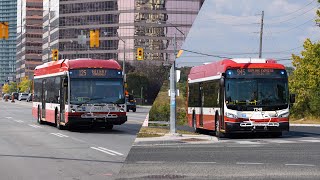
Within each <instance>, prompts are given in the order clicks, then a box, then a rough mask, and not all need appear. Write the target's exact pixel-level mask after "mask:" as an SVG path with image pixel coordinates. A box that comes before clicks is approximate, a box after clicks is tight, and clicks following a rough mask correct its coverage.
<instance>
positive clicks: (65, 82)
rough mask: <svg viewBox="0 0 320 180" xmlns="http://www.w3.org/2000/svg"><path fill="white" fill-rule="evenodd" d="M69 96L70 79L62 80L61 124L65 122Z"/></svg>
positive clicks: (64, 78)
mask: <svg viewBox="0 0 320 180" xmlns="http://www.w3.org/2000/svg"><path fill="white" fill-rule="evenodd" d="M67 95H68V78H67V77H63V78H61V83H60V122H65V112H66V108H65V107H66V106H65V105H66V103H67V97H68V96H67Z"/></svg>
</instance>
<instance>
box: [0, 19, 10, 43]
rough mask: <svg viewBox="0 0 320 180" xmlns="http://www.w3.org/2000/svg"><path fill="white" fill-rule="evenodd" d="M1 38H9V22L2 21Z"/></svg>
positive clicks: (0, 27) (0, 23) (0, 25)
mask: <svg viewBox="0 0 320 180" xmlns="http://www.w3.org/2000/svg"><path fill="white" fill-rule="evenodd" d="M0 39H9V23H8V22H0Z"/></svg>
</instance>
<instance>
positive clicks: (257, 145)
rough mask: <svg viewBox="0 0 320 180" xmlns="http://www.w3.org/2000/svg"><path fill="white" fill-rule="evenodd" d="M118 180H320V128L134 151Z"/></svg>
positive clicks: (133, 149) (295, 129) (139, 147)
mask: <svg viewBox="0 0 320 180" xmlns="http://www.w3.org/2000/svg"><path fill="white" fill-rule="evenodd" d="M117 179H125V180H127V179H130V180H131V179H192V180H193V179H320V128H319V127H291V131H290V132H288V133H285V134H284V136H283V137H282V138H268V137H263V136H262V137H261V136H260V137H259V136H257V137H253V136H242V137H240V138H233V139H227V138H224V139H220V140H219V141H218V142H214V143H202V144H200V143H198V144H191V143H175V144H173V143H167V144H165V143H159V144H158V145H154V144H153V145H150V144H144V145H143V144H139V145H138V144H137V145H134V146H133V147H132V149H131V151H130V153H129V155H128V157H127V159H126V162H125V165H124V166H123V167H122V169H121V171H120V173H119V175H118V176H117Z"/></svg>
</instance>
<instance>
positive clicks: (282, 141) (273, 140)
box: [266, 139, 297, 144]
mask: <svg viewBox="0 0 320 180" xmlns="http://www.w3.org/2000/svg"><path fill="white" fill-rule="evenodd" d="M266 141H267V142H270V143H278V144H291V143H297V142H294V141H287V140H280V139H268V140H266Z"/></svg>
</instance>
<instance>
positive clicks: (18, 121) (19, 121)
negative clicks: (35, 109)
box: [13, 120, 24, 123]
mask: <svg viewBox="0 0 320 180" xmlns="http://www.w3.org/2000/svg"><path fill="white" fill-rule="evenodd" d="M13 121H15V122H17V123H23V122H24V121H21V120H13Z"/></svg>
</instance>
